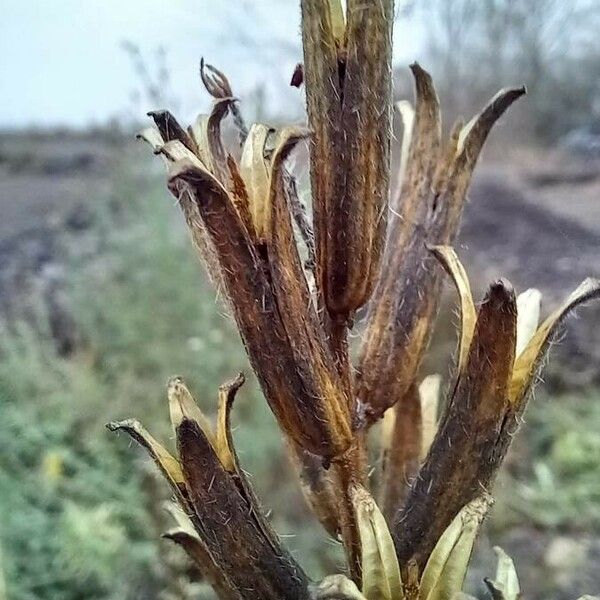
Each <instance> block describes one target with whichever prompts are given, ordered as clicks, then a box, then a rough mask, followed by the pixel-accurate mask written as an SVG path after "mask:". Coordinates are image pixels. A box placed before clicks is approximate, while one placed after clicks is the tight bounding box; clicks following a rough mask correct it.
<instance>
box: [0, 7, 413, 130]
mask: <svg viewBox="0 0 600 600" xmlns="http://www.w3.org/2000/svg"><path fill="white" fill-rule="evenodd" d="M298 4H299V2H298V0H3V2H2V5H3V6H2V19H1V20H0V57H1V58H0V81H1V82H2V85H1V87H2V93H1V95H0V97H1V100H0V106H1V109H2V110H0V128H11V129H12V128H25V127H36V126H37V127H39V126H41V127H56V126H70V127H86V126H89V125H94V124H102V123H105V122H106V121H107V120H109V119H111V118H114V117H118V118H121V119H127V118H132V117H133V115H134V114H137V112H138V111H139V113H140V114H143V112H144V111H146V110H149V109H151V108H157V107H155V106H149V105H147V102H146V103H144V102H143V101H142V102H139V103H138V104H135V103H134V102H133V101H132V93H133V92H134V91H135V90H136V89H139V87H140V84H139V79H138V77H137V76H136V74H135V71H134V68H133V65H132V62H131V60H130V58H129V57H128V56H127V55H126V53H125V52H124V50H123V48H122V43H123V42H124V41H130V42H133V43H135V44H136V45H138V46H139V47H140V49H141V51H142V53H143V55H144V56H145V57H146V60H147V62H148V64H156V62H155V60H154V59H153V58H152V57H153V56H155V53H156V50H157V48H158V47H161V46H162V47H163V48H165V49H166V52H167V59H166V60H167V67H168V70H169V74H170V78H171V83H170V88H171V89H170V92H169V95H170V96H171V97H172V98H174V99H175V100H176V102H174V104H176V107H177V109H178V110H179V113H180V115H181V116H182V117H184V118H191V116H192V115H194V114H195V113H197V112H199V111H200V110H201V109H202V108H203V107H204V109H205V108H206V96H205V95H204V94H203V93H202V90H201V87H200V84H199V78H198V64H199V59H200V56H204V57H205V58H206V59H207V61H208V62H211V63H213V64H214V65H215V66H218V67H219V68H221V69H222V70H223V71H225V72H226V73H227V75H228V76H229V78H230V80H231V81H232V84H233V86H234V90H235V93H236V95H238V96H240V97H241V98H242V99H244V97H248V96H251V95H252V93H253V91H255V90H256V89H257V87H259V86H262V85H264V86H265V95H266V102H267V107H268V109H269V110H270V112H271V113H275V114H277V113H278V112H280V113H283V112H288V113H289V112H292V113H293V112H295V111H298V110H300V108H301V98H300V97H299V95H298V92H297V91H295V90H293V89H291V88H289V87H288V83H289V79H290V76H291V73H292V71H293V68H294V65H295V64H296V63H297V62H299V61H300V60H301V50H300V30H299V7H298ZM400 25H402V23H400ZM398 35H400V34H398ZM401 39H402V47H401V48H400V47H399V44H395V53H394V59H395V61H396V62H397V63H405V64H407V63H408V62H410V61H412V60H413V59H414V58H416V54H417V52H418V41H419V36H418V32H415V31H402V32H401Z"/></svg>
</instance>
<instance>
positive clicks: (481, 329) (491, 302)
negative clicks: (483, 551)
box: [394, 280, 517, 568]
mask: <svg viewBox="0 0 600 600" xmlns="http://www.w3.org/2000/svg"><path fill="white" fill-rule="evenodd" d="M516 321H517V309H516V299H515V295H514V292H513V290H512V287H511V286H510V284H508V283H507V282H506V281H503V280H500V281H497V282H496V283H494V284H493V285H492V286H490V289H489V291H488V294H487V295H486V298H485V299H484V301H483V303H482V305H481V308H480V309H479V313H478V315H477V323H476V326H475V332H474V335H473V340H472V342H471V344H470V349H469V353H468V357H467V361H466V364H465V367H464V370H463V371H462V372H461V373H460V374H459V379H458V382H457V384H456V386H455V388H454V390H453V393H452V397H451V398H450V400H449V402H448V404H447V406H446V408H445V411H444V415H443V417H442V421H441V423H440V426H439V430H438V432H437V435H436V437H435V439H434V441H433V444H432V446H431V448H430V450H429V453H428V455H427V459H426V460H425V463H424V465H423V467H422V468H421V470H420V471H419V475H418V477H417V478H416V480H415V484H414V486H413V487H412V488H411V490H410V492H409V495H408V497H407V500H406V503H405V505H404V507H403V508H402V510H400V511H399V513H398V515H397V516H396V519H395V522H394V539H395V540H396V549H397V551H398V557H399V560H400V561H401V563H402V564H406V562H407V561H408V560H409V559H411V558H414V559H415V560H416V561H417V564H418V565H419V567H420V568H422V567H423V566H424V565H425V563H426V561H427V559H428V557H429V555H430V553H431V551H432V550H433V548H434V547H435V544H436V543H437V540H438V539H439V538H440V536H441V535H442V533H443V532H444V530H445V529H446V527H447V526H448V525H449V524H450V522H451V521H452V519H453V518H454V517H455V516H456V514H457V513H458V512H459V511H460V509H461V508H462V507H463V506H465V505H466V504H468V503H469V502H471V501H472V500H473V499H475V498H477V497H478V496H479V495H480V493H481V488H482V487H483V488H484V489H486V488H487V487H488V486H489V485H490V484H491V482H492V479H493V477H494V475H495V474H496V471H497V469H498V467H499V466H500V464H501V462H502V460H503V458H504V456H505V453H506V450H507V449H508V445H509V443H510V440H511V436H510V435H509V434H508V432H507V431H506V428H507V427H510V425H511V424H512V423H513V420H512V418H510V419H508V420H507V418H506V417H507V412H508V410H509V408H510V403H509V399H508V390H509V384H510V379H511V374H512V367H513V363H514V356H515V343H516ZM465 456H468V457H469V460H468V461H465V460H464V457H465Z"/></svg>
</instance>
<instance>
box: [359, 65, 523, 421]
mask: <svg viewBox="0 0 600 600" xmlns="http://www.w3.org/2000/svg"><path fill="white" fill-rule="evenodd" d="M412 70H413V74H414V77H415V86H416V109H415V118H414V124H413V126H412V135H411V144H410V152H409V155H408V159H407V163H406V166H405V167H404V168H405V174H404V177H403V185H402V189H401V192H400V195H399V197H398V198H396V199H395V201H394V202H393V203H392V208H393V213H392V216H391V218H390V227H389V229H390V231H389V234H388V240H389V243H388V244H387V246H386V254H385V256H384V259H383V263H382V264H383V268H382V273H381V277H380V280H379V281H378V284H377V287H376V289H375V291H374V294H373V300H372V302H371V304H370V309H369V314H368V318H367V328H366V333H365V337H364V342H363V346H362V348H361V352H360V358H359V365H358V369H357V371H358V372H357V396H358V398H359V400H360V403H361V406H362V407H363V409H364V411H363V412H364V422H363V426H368V425H369V424H370V423H371V422H373V421H374V420H376V419H378V418H379V417H380V416H381V415H382V414H383V412H384V411H385V409H386V408H387V407H389V406H391V405H392V404H394V403H395V402H397V401H399V400H400V399H401V398H402V397H403V395H404V394H405V393H406V390H407V389H408V387H409V386H410V385H411V384H412V383H413V382H414V380H415V377H416V375H417V372H418V369H419V366H420V364H421V361H422V357H423V354H424V352H425V350H426V348H427V345H428V343H429V338H430V336H431V332H432V329H433V325H434V321H435V317H436V315H437V311H438V306H439V295H440V287H441V276H442V271H441V269H440V268H439V265H437V264H436V261H435V259H434V257H433V256H432V255H431V254H430V253H429V251H428V249H427V246H428V245H433V246H439V245H447V244H450V243H452V241H453V240H454V238H455V236H456V232H457V229H458V225H459V222H460V216H461V214H462V209H463V206H464V201H465V197H466V192H467V189H468V186H469V183H470V180H471V175H472V172H473V169H474V167H475V163H476V161H477V157H478V156H479V153H480V151H481V148H482V146H483V143H484V141H485V138H486V136H487V134H488V133H489V131H490V129H491V127H492V125H493V123H494V122H495V121H496V120H497V119H498V118H499V117H500V116H501V115H502V114H503V112H504V111H505V110H506V109H507V108H508V107H509V106H510V104H511V103H512V102H514V101H515V100H516V99H517V98H518V97H520V96H521V95H522V94H524V93H525V90H524V89H523V88H518V89H511V90H503V91H502V92H500V93H499V94H498V95H497V96H495V97H494V98H493V99H492V100H491V101H490V102H489V103H488V105H487V106H486V107H485V108H484V109H483V110H482V111H481V113H479V115H477V116H476V117H475V118H474V119H473V121H472V123H471V124H470V125H469V126H468V127H465V128H463V129H462V130H461V132H459V131H458V130H457V129H456V128H455V130H454V132H453V134H452V135H451V138H450V141H449V142H448V144H447V146H446V148H444V149H443V150H442V149H441V148H440V113H439V103H438V100H437V95H436V93H435V89H434V87H433V83H432V81H431V77H430V76H429V74H428V73H426V72H425V71H424V70H423V69H421V67H419V66H418V65H416V64H415V65H413V66H412ZM390 349H391V351H390Z"/></svg>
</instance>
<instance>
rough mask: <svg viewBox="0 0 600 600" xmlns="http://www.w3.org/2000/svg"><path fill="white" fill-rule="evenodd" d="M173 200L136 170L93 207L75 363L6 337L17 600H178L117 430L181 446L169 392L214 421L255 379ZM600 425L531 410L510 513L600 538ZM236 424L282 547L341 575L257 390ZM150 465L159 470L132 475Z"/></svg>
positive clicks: (9, 531)
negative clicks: (239, 380) (222, 389)
mask: <svg viewBox="0 0 600 600" xmlns="http://www.w3.org/2000/svg"><path fill="white" fill-rule="evenodd" d="M162 190H163V183H162V181H150V182H148V183H145V184H141V183H140V181H139V180H138V177H137V176H136V175H135V173H134V171H133V170H124V172H123V173H122V174H121V175H119V176H118V177H117V179H116V183H115V185H114V189H113V192H112V194H111V195H110V197H108V198H104V199H103V198H99V199H96V201H97V204H96V207H97V209H96V217H95V225H94V229H93V231H92V232H90V233H89V235H90V236H91V238H93V240H92V241H91V242H90V244H95V245H97V247H98V248H100V249H101V250H100V251H98V252H89V253H88V254H89V256H87V257H85V258H82V257H81V256H80V252H79V248H80V246H79V245H77V246H76V247H75V248H74V251H72V252H70V255H71V257H70V258H69V259H68V260H69V261H70V265H71V269H70V273H71V275H70V279H69V285H70V293H69V295H70V298H71V300H72V309H73V312H74V316H75V319H76V322H77V325H78V329H79V332H80V335H81V338H82V343H81V347H80V349H79V350H78V351H77V352H76V353H75V354H74V355H73V356H71V357H70V358H68V359H65V358H60V357H59V356H57V354H56V352H55V349H54V345H53V341H52V339H51V336H50V334H49V332H48V331H47V329H46V327H45V326H44V318H43V317H40V319H39V322H38V323H36V324H35V325H32V324H25V323H21V324H17V325H16V326H11V327H10V328H8V327H4V328H3V330H2V341H1V358H2V359H1V360H0V414H1V415H2V418H1V419H0V440H2V444H1V446H0V447H1V452H0V546H1V550H2V551H1V552H0V555H1V556H2V559H1V560H2V564H1V567H0V568H1V570H3V571H4V573H2V572H1V571H0V582H1V581H2V578H3V577H4V578H5V579H6V585H7V593H8V598H9V599H10V600H37V599H60V600H79V599H83V598H85V599H86V600H90V599H91V600H93V599H102V600H109V599H115V600H116V599H119V600H123V599H125V600H129V599H131V600H133V599H134V598H135V599H142V598H143V599H151V598H157V599H158V598H167V596H166V595H161V594H164V593H165V589H166V586H167V584H166V583H165V582H167V581H172V580H173V579H174V578H173V577H169V576H167V574H166V573H165V567H164V566H163V562H164V561H163V560H161V559H159V554H163V553H164V552H165V551H166V550H165V549H166V548H167V544H168V542H161V541H159V538H160V533H161V532H162V531H163V530H164V525H165V522H164V521H165V520H166V518H165V515H164V514H163V511H162V509H161V503H162V501H163V500H164V499H165V498H166V495H167V489H166V487H167V486H166V485H163V484H162V482H160V483H158V479H157V477H156V476H155V475H154V471H153V469H152V468H151V467H152V466H151V465H149V464H148V461H147V459H146V458H145V457H144V456H143V455H142V452H134V451H132V450H131V448H130V447H129V446H130V444H129V442H128V441H127V440H126V439H125V437H123V438H122V439H121V440H120V441H119V440H118V441H117V442H115V440H114V439H113V436H112V435H110V434H108V433H107V432H106V431H105V430H104V424H105V423H106V422H107V421H109V420H113V419H119V418H125V417H129V416H133V415H138V416H140V417H141V419H142V421H143V422H144V424H145V425H146V427H147V428H148V429H150V430H151V431H152V432H154V433H156V434H157V435H160V437H161V438H162V439H169V437H170V433H169V431H168V430H167V429H166V425H165V424H166V423H167V421H168V419H167V407H166V398H165V387H164V386H165V382H166V380H167V378H168V377H169V376H171V375H173V374H181V375H183V376H184V377H185V379H186V381H188V382H189V383H190V385H191V386H192V387H193V389H194V392H195V394H196V396H197V398H198V399H199V400H200V402H201V403H202V405H203V408H204V409H205V410H206V412H207V413H209V414H210V413H213V412H214V408H215V399H216V391H217V387H218V385H219V384H220V383H221V382H223V381H225V380H227V379H229V378H231V377H232V376H233V375H234V374H235V373H236V372H237V371H238V370H240V369H244V370H246V371H248V369H247V366H246V358H245V355H244V352H243V349H242V348H241V345H240V343H239V341H238V339H237V337H236V335H235V334H234V332H233V328H232V327H231V326H230V324H229V323H228V321H227V319H225V318H223V313H224V310H223V308H222V306H220V305H219V303H216V302H215V301H214V296H213V293H212V291H210V289H209V287H208V284H207V282H206V281H205V279H206V278H205V276H204V274H203V272H202V270H201V268H200V267H199V265H198V262H197V260H196V258H195V256H194V255H193V251H192V250H191V247H190V244H189V242H188V240H187V239H186V238H185V237H184V235H183V233H182V231H183V229H184V228H183V227H180V226H178V224H177V223H173V220H174V219H175V218H177V217H178V212H177V211H176V210H174V208H173V206H172V203H171V202H170V200H169V199H168V198H167V194H166V192H163V191H162ZM90 204H91V203H90ZM79 243H80V242H78V244H79ZM68 245H69V244H68V243H67V246H68ZM76 254H77V256H76ZM93 256H96V257H95V258H94V257H93ZM538 400H539V399H538ZM599 418H600V403H598V398H597V394H596V396H594V395H593V394H590V396H589V398H579V399H576V400H570V399H569V401H568V402H567V401H564V400H560V401H555V402H552V403H547V402H535V403H533V404H532V410H531V411H530V414H529V417H528V422H529V424H528V426H527V427H528V435H526V436H525V435H524V436H522V439H526V438H527V439H529V440H531V448H530V449H529V451H530V452H531V453H532V454H533V456H532V459H531V462H532V464H533V467H532V469H533V474H534V476H533V478H531V479H525V478H524V477H520V478H519V483H518V484H517V491H518V495H517V497H516V498H517V499H516V500H514V498H513V501H511V508H512V509H516V510H517V511H518V514H519V515H522V517H520V518H522V519H524V520H529V519H532V518H535V520H536V521H537V522H538V523H539V524H541V525H544V526H563V527H568V526H572V525H575V526H585V527H588V528H589V527H590V526H593V527H594V528H597V529H600V508H599V507H600V473H599V467H598V463H597V460H596V459H597V456H598V453H599V451H600V434H598V432H597V428H596V427H595V426H594V424H595V423H597V422H598V419H599ZM234 419H236V420H237V423H238V424H239V423H241V422H242V421H243V426H238V427H237V428H236V431H235V435H236V445H237V447H238V449H239V451H240V457H241V460H242V461H243V464H244V466H245V467H246V468H247V469H248V470H249V471H250V472H251V473H252V475H253V481H254V482H255V484H256V486H257V488H258V489H259V493H260V496H261V497H262V498H263V499H264V501H265V503H266V504H268V506H267V507H266V508H267V509H272V510H273V518H274V520H275V524H276V526H277V528H278V530H279V531H280V532H281V533H282V534H283V535H287V534H295V535H296V538H295V539H292V540H290V539H286V543H287V545H288V546H290V547H291V548H292V549H293V550H294V551H298V553H299V554H301V559H302V563H303V564H304V565H305V566H306V567H307V568H308V570H309V572H310V573H311V574H315V575H318V574H320V573H321V572H332V571H334V570H335V565H334V564H333V563H332V561H335V560H336V559H337V558H339V556H340V549H339V547H338V546H337V545H336V544H335V543H334V542H331V543H329V544H328V543H327V542H326V541H324V534H323V533H322V532H321V530H320V528H319V526H318V524H317V523H316V521H315V522H314V524H313V526H312V527H309V526H307V522H309V519H308V517H307V516H306V513H305V512H304V508H303V506H302V501H301V499H300V498H299V491H298V490H297V488H295V487H294V486H292V485H291V483H289V482H291V481H292V478H291V477H290V476H289V475H288V473H289V470H290V469H289V466H288V464H287V462H286V458H285V456H284V454H283V452H282V451H281V443H280V438H279V434H278V433H277V430H276V427H275V425H274V422H273V419H272V416H271V414H270V412H269V411H268V410H267V408H266V407H265V405H264V402H262V401H261V400H260V399H259V395H258V393H257V388H256V386H255V385H254V384H253V383H251V384H250V385H247V386H246V388H245V389H244V390H243V391H242V392H241V393H240V398H239V401H238V405H237V406H236V408H235V410H234ZM140 461H143V463H144V464H145V465H147V466H148V469H140V468H139V466H136V465H134V463H136V464H137V463H139V462H140ZM528 464H529V461H528ZM134 467H135V468H134ZM525 470H526V469H525ZM515 504H516V505H517V506H515ZM499 508H500V507H499ZM300 523H302V526H300V525H299V524H300ZM324 552H326V553H327V555H326V556H324V555H323V553H324ZM173 553H174V554H176V555H177V556H178V557H179V558H180V560H181V561H183V556H182V554H180V553H179V551H178V550H173ZM175 562H176V561H175ZM173 568H177V564H175V565H174V566H173ZM321 569H322V570H323V571H321ZM0 588H1V584H0ZM0 596H1V593H0ZM172 597H173V596H172ZM175 597H181V596H175ZM197 597H198V596H197ZM200 597H202V596H200ZM207 597H209V596H207Z"/></svg>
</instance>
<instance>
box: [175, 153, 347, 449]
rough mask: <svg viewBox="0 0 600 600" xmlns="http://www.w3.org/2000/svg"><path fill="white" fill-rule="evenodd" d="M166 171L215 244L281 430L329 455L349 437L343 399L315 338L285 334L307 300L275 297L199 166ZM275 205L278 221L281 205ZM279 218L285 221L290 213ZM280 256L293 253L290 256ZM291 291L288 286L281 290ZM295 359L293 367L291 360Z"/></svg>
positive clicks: (235, 217)
mask: <svg viewBox="0 0 600 600" xmlns="http://www.w3.org/2000/svg"><path fill="white" fill-rule="evenodd" d="M170 173H171V179H170V181H171V185H172V186H173V184H178V185H179V184H181V183H183V184H185V185H186V186H187V187H186V191H187V192H188V193H190V194H191V196H192V198H193V199H194V202H195V205H196V207H197V209H198V213H199V215H200V217H201V218H202V222H203V224H204V227H205V228H206V231H207V232H208V235H209V236H210V239H211V241H212V244H213V247H214V248H215V251H216V254H217V259H218V261H219V265H220V267H221V271H222V273H223V283H224V287H225V290H226V292H227V295H228V297H229V299H230V303H231V306H232V310H233V313H234V316H235V318H236V322H237V324H238V328H239V329H240V332H241V334H242V337H243V339H244V342H245V345H246V348H247V350H248V353H249V355H250V359H251V362H252V365H253V368H254V370H255V371H256V373H257V375H258V377H259V381H260V382H261V385H262V387H263V390H264V392H265V396H266V398H267V400H268V402H269V404H270V406H271V408H272V409H273V411H274V412H275V415H276V416H277V418H278V420H279V422H280V424H281V426H282V428H283V429H284V431H286V433H288V435H290V437H291V438H292V439H294V441H295V442H296V443H297V444H298V445H300V446H301V447H303V448H305V449H307V450H309V451H310V452H313V453H314V454H317V455H319V456H323V457H328V458H332V457H334V456H336V455H338V454H341V453H343V452H344V451H345V450H346V449H347V448H348V447H349V445H350V443H351V441H352V435H351V432H350V426H349V416H348V414H347V408H346V405H347V400H346V399H345V398H344V399H340V393H341V392H340V391H339V390H338V385H337V383H336V381H335V374H328V372H327V366H326V365H327V361H326V360H325V359H324V358H323V357H322V355H320V354H319V353H320V352H321V350H319V347H320V345H319V342H318V340H313V339H312V338H311V337H310V335H311V334H310V333H309V332H308V331H307V332H306V333H304V334H303V336H304V339H305V340H306V343H307V344H308V347H307V348H308V349H309V353H308V354H304V353H302V352H300V350H299V348H298V347H295V345H294V344H295V342H294V343H290V340H289V338H288V333H287V331H288V329H289V328H290V327H291V328H295V327H303V326H304V325H303V324H304V323H306V322H308V321H306V320H305V319H304V317H303V316H302V315H305V314H306V311H307V309H308V307H309V303H308V302H303V303H302V304H297V305H293V306H292V304H290V302H292V300H291V298H292V297H294V298H297V297H298V296H297V294H295V293H294V294H292V296H290V297H289V298H288V297H284V295H283V291H282V290H277V296H275V295H274V290H273V288H272V286H271V283H270V281H269V280H268V279H267V278H266V275H265V273H264V268H263V263H262V261H261V259H260V258H259V256H258V255H257V253H256V251H255V249H254V246H253V243H252V241H251V239H250V237H249V234H248V231H247V229H246V228H245V227H244V226H243V223H242V222H241V219H240V216H239V213H238V212H237V210H236V209H235V206H234V204H233V202H232V201H231V199H230V197H229V195H228V194H227V191H226V190H225V189H224V188H223V186H222V185H221V184H220V183H219V182H218V181H217V180H216V179H215V178H214V177H213V176H212V175H211V174H210V173H208V171H207V170H206V169H204V168H203V167H202V166H201V165H199V164H192V163H190V161H182V162H179V163H176V164H174V165H173V166H172V168H171V171H170ZM174 189H175V190H176V191H177V189H178V188H177V187H176V188H174ZM278 193H279V192H278ZM277 211H280V212H278V213H277V214H280V213H281V215H282V226H284V225H285V220H284V218H283V215H285V209H284V208H277ZM286 216H287V218H288V220H289V214H288V215H286ZM288 233H289V231H288ZM285 235H287V234H286V233H285V230H284V229H281V230H280V231H278V239H281V240H282V245H281V248H282V249H283V250H284V251H285V252H288V250H289V246H286V245H285V244H286V242H285V237H281V236H285ZM287 239H288V241H289V239H290V238H289V236H288V238H287ZM277 256H278V255H277V252H275V253H274V254H273V253H271V258H270V260H271V259H273V260H278V259H277ZM282 256H283V254H282ZM286 256H287V258H288V259H289V258H290V257H292V258H293V255H292V254H287V255H286ZM273 264H274V263H273V262H272V265H273ZM290 264H291V263H290ZM283 274H284V275H285V273H283ZM282 281H283V280H282ZM280 284H281V282H280ZM290 285H291V286H302V285H304V286H305V285H306V282H305V281H304V282H303V283H302V281H301V280H299V279H297V280H296V279H295V280H293V281H291V283H290ZM292 291H293V290H292V288H291V287H290V288H288V289H287V292H292ZM299 293H302V294H304V293H305V292H299ZM282 303H285V305H287V306H288V307H289V312H288V313H286V314H289V315H290V320H288V321H286V322H285V323H284V322H283V321H282V320H281V316H282V313H281V310H282V307H283V306H284V304H282ZM295 324H296V325H295ZM300 359H301V360H302V362H301V364H300V366H299V365H298V363H297V362H296V361H297V360H300ZM310 361H316V362H315V363H314V364H312V363H310ZM309 365H310V366H309Z"/></svg>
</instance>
